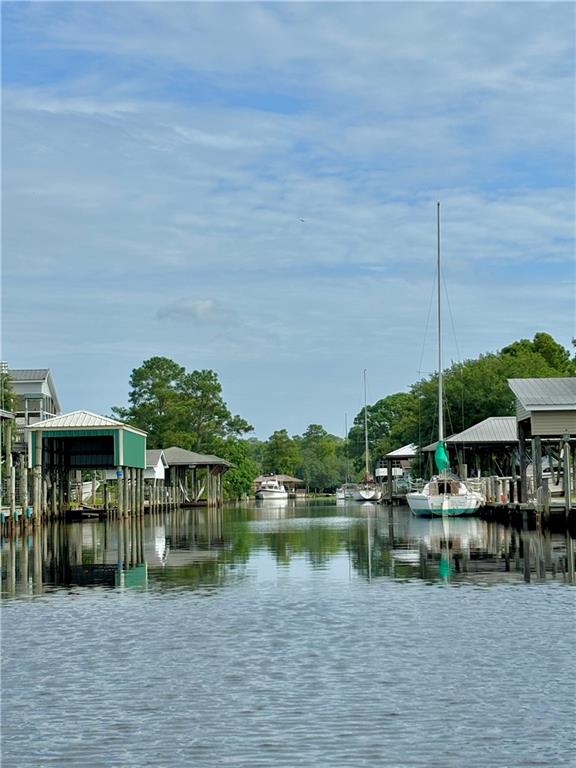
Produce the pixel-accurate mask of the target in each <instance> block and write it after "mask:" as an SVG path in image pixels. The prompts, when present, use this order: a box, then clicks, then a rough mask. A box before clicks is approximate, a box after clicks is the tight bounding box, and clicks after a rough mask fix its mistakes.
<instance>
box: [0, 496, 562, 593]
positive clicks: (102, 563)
mask: <svg viewBox="0 0 576 768" xmlns="http://www.w3.org/2000/svg"><path fill="white" fill-rule="evenodd" d="M0 544H1V550H2V591H3V594H5V595H11V596H28V595H34V594H40V593H42V592H44V591H46V590H50V589H54V588H61V587H67V588H73V587H85V586H108V587H124V588H126V587H141V588H146V587H151V586H152V587H154V588H164V587H170V586H185V587H188V588H195V587H214V586H222V585H224V584H232V583H234V582H235V581H238V580H239V579H240V580H244V579H250V578H257V579H258V578H260V579H261V578H274V577H275V576H276V575H277V574H278V573H283V574H284V575H286V574H288V575H289V576H292V577H294V578H310V577H312V576H314V574H316V575H318V574H322V573H323V574H324V575H325V576H326V578H329V579H333V580H338V579H348V580H352V579H366V580H369V581H371V580H373V579H377V578H383V577H385V578H390V579H396V580H413V579H421V580H424V581H425V582H428V583H436V582H439V581H440V582H441V581H445V582H449V583H452V584H459V583H466V582H474V583H481V584H491V583H495V582H503V581H516V582H522V581H525V582H530V581H534V580H538V581H542V580H549V579H556V580H560V581H564V582H566V583H570V584H574V583H575V548H574V541H573V539H572V538H571V537H570V536H569V535H568V534H556V533H551V532H550V531H544V532H543V531H540V530H516V529H513V528H510V527H506V526H503V525H500V524H498V523H494V522H487V521H484V520H481V519H478V518H459V519H458V518H456V519H454V518H451V519H449V520H442V519H438V518H434V519H430V520H426V519H422V518H415V517H413V516H412V515H411V514H410V512H409V510H408V509H407V508H393V509H391V510H386V509H384V508H382V507H380V506H378V505H374V504H370V503H367V504H362V505H360V504H346V503H344V504H337V505H336V504H333V503H332V504H329V503H324V502H323V503H318V504H310V503H302V502H299V501H294V500H288V501H280V502H279V501H264V502H262V503H259V504H257V505H253V506H246V507H242V508H238V509H228V510H224V511H222V510H219V511H217V510H208V509H196V510H191V509H187V510H178V511H175V512H172V513H169V514H163V515H159V514H158V515H156V514H154V515H148V516H146V517H136V518H131V519H129V520H122V521H118V520H107V521H95V522H93V521H90V522H84V523H72V524H68V525H67V524H64V523H60V522H54V523H52V524H48V525H44V526H40V527H37V528H35V529H33V530H31V531H30V532H28V533H26V534H25V535H23V536H17V537H13V538H5V539H3V540H2V541H1V542H0Z"/></svg>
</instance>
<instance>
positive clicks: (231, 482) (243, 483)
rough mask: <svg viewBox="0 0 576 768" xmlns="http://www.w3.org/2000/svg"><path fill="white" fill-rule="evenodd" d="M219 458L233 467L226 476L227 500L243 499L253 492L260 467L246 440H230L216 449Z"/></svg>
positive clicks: (225, 494) (225, 489)
mask: <svg viewBox="0 0 576 768" xmlns="http://www.w3.org/2000/svg"><path fill="white" fill-rule="evenodd" d="M216 451H217V453H218V456H220V457H222V458H223V459H226V460H227V461H229V462H230V463H231V464H232V467H231V468H230V469H229V470H228V471H227V472H226V473H225V474H224V496H225V498H226V499H241V498H242V497H243V496H246V495H248V494H250V493H251V491H252V483H253V482H254V480H255V478H256V477H258V475H259V474H260V467H259V465H258V464H257V463H256V462H255V461H254V459H253V458H252V457H251V455H250V449H249V447H248V445H247V441H246V440H237V439H234V438H228V439H227V440H222V441H221V444H220V446H217V447H216Z"/></svg>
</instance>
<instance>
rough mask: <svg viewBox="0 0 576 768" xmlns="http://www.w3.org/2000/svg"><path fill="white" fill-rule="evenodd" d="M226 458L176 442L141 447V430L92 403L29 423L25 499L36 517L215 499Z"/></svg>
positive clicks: (122, 511)
mask: <svg viewBox="0 0 576 768" xmlns="http://www.w3.org/2000/svg"><path fill="white" fill-rule="evenodd" d="M230 466H231V465H230V463H229V462H227V461H225V460H224V459H220V458H219V457H217V456H210V455H204V454H199V453H194V452H192V451H185V450H184V449H182V448H178V447H176V446H174V447H172V448H167V449H165V450H162V449H156V450H152V451H147V450H146V433H145V432H143V431H142V430H140V429H137V428H135V427H132V426H129V425H127V424H124V423H122V422H119V421H115V420H114V419H109V418H107V417H104V416H99V415H97V414H94V413H90V412H89V411H75V412H73V413H69V414H65V415H63V416H58V417H55V418H52V419H46V420H44V421H42V422H38V423H37V424H34V425H32V426H30V427H29V433H28V467H27V469H26V470H25V472H26V475H27V474H28V470H32V478H31V480H32V482H31V483H30V488H29V479H30V478H28V477H27V476H26V477H24V478H23V479H22V486H23V488H25V489H28V488H29V490H30V493H29V492H28V490H26V491H25V492H24V493H23V495H22V499H23V500H22V502H21V503H22V506H25V507H26V508H28V504H30V507H29V509H30V511H31V513H32V515H33V516H34V518H35V519H40V518H41V517H58V516H60V515H64V514H66V515H68V516H90V515H94V516H99V515H100V514H117V515H119V516H120V517H122V516H125V515H127V514H134V513H135V514H141V513H143V512H144V510H145V508H148V509H150V510H168V509H175V508H176V507H178V506H186V505H197V504H198V505H200V504H202V505H207V506H217V505H220V504H221V503H222V500H223V487H222V475H223V473H224V472H226V471H227V470H228V469H229V468H230Z"/></svg>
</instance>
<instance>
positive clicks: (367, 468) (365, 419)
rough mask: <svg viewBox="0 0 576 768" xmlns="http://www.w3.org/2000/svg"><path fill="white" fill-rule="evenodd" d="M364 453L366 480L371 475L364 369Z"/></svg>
mask: <svg viewBox="0 0 576 768" xmlns="http://www.w3.org/2000/svg"><path fill="white" fill-rule="evenodd" d="M364 453H365V455H366V480H368V475H369V474H370V471H369V467H368V407H367V405H366V368H364Z"/></svg>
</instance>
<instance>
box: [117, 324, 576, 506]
mask: <svg viewBox="0 0 576 768" xmlns="http://www.w3.org/2000/svg"><path fill="white" fill-rule="evenodd" d="M575 375H576V356H571V354H570V352H569V351H568V350H566V349H565V348H564V347H563V346H562V345H561V344H559V343H558V342H556V341H555V340H554V339H553V337H552V336H550V334H548V333H537V334H536V335H535V336H534V338H533V339H532V340H528V339H521V340H520V341H516V342H514V343H513V344H510V345H508V346H506V347H504V348H503V349H502V350H500V351H498V352H495V353H488V354H484V355H480V356H479V357H478V358H476V359H471V360H466V361H464V362H462V363H454V364H453V365H451V366H450V367H449V368H448V369H446V370H445V371H444V409H445V414H446V431H447V433H448V434H450V433H455V432H460V431H462V430H464V429H467V428H468V427H470V426H472V425H473V424H476V423H478V422H479V421H482V420H483V419H485V418H488V417H489V416H507V415H513V413H514V407H515V402H514V396H513V394H512V392H511V390H510V388H509V387H508V384H507V379H509V378H530V377H550V376H575ZM129 383H130V391H129V396H128V401H129V404H128V406H127V407H115V408H113V409H112V411H113V414H114V416H115V417H116V418H118V419H120V420H122V421H126V422H127V423H130V424H132V425H133V426H136V427H139V428H140V429H143V430H145V431H146V432H147V433H148V446H149V447H150V448H166V447H169V446H171V445H178V446H180V447H181V448H186V449H188V450H191V451H196V452H198V453H209V454H215V455H218V456H220V457H221V458H225V459H227V460H228V461H230V462H231V463H232V464H233V467H232V469H231V470H229V471H228V472H227V473H226V474H225V475H224V481H225V492H226V495H227V497H228V498H240V497H241V496H242V495H244V494H247V493H250V491H251V488H252V482H253V480H254V478H255V477H257V476H258V475H259V474H269V473H276V474H289V475H293V476H295V477H299V478H300V479H301V480H302V481H303V482H304V484H305V485H306V487H307V488H308V489H309V490H311V491H316V492H326V491H332V490H334V489H335V488H336V487H337V486H338V485H339V484H340V483H342V482H344V481H345V480H346V479H347V478H348V477H350V479H352V480H357V479H360V476H361V474H362V471H363V468H364V464H365V442H364V408H362V409H361V410H360V411H359V412H358V414H357V415H356V416H355V418H354V421H353V424H352V426H351V428H350V430H349V432H348V435H347V436H346V438H342V437H338V436H335V435H332V434H330V433H329V432H327V431H326V429H324V427H323V426H322V425H320V424H310V425H309V426H308V428H307V429H306V430H305V432H304V433H303V434H302V435H292V436H290V435H289V434H288V432H287V430H286V429H279V430H276V431H275V432H273V433H272V435H270V437H269V438H268V439H267V440H258V439H257V438H255V437H250V436H249V433H250V432H252V431H253V427H252V426H251V425H250V424H249V423H248V422H247V421H246V420H245V419H243V418H242V417H240V416H238V415H233V414H232V413H231V412H230V410H229V409H228V406H227V405H226V402H225V401H224V398H223V394H222V386H221V384H220V381H219V379H218V375H217V374H216V373H215V372H214V371H211V370H199V371H191V372H187V371H186V369H185V368H184V367H183V366H181V365H179V364H178V363H176V362H174V361H173V360H170V359H168V358H166V357H152V358H150V359H149V360H146V361H144V362H143V364H142V365H141V366H140V367H139V368H135V369H134V370H133V371H132V374H131V377H130V382H129ZM437 390H438V376H437V374H433V375H430V376H428V377H426V378H422V379H421V380H419V381H417V382H416V383H415V384H413V385H412V386H411V387H410V388H409V390H408V391H407V392H397V393H395V394H391V395H387V396H386V397H383V398H381V399H380V400H378V401H376V402H375V403H374V404H373V405H368V406H367V408H366V417H367V423H368V445H369V455H370V459H371V461H372V462H373V464H374V463H375V462H376V461H377V460H378V459H380V458H381V457H383V456H384V455H385V454H386V453H388V452H389V451H391V450H394V449H395V448H399V447H401V446H403V445H406V444H409V443H414V444H416V445H418V446H422V445H426V444H427V443H430V442H432V441H434V440H435V439H436V430H437Z"/></svg>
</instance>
